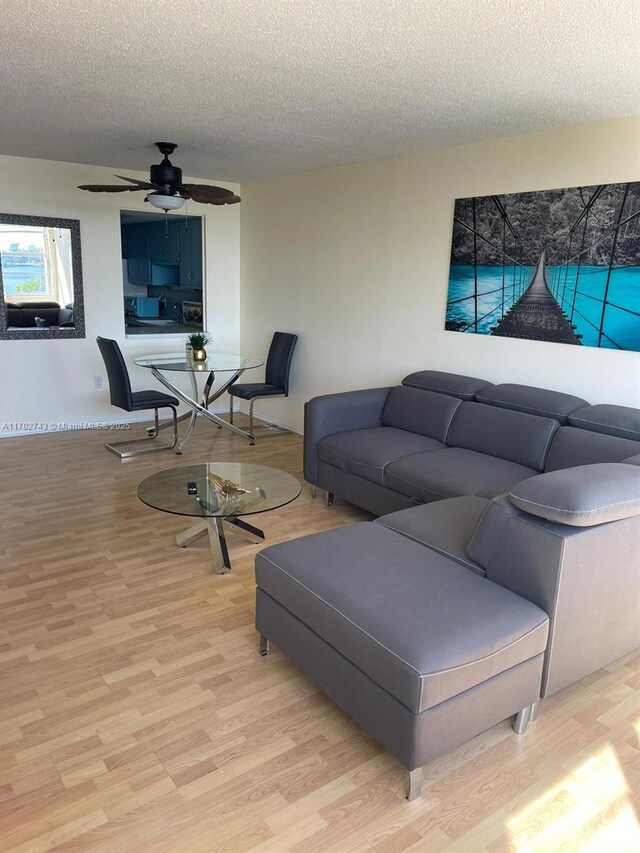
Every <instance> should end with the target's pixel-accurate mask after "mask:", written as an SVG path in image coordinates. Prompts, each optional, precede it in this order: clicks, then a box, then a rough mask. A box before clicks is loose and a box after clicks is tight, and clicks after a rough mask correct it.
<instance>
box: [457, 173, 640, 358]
mask: <svg viewBox="0 0 640 853" xmlns="http://www.w3.org/2000/svg"><path fill="white" fill-rule="evenodd" d="M445 329H448V330H449V331H454V332H467V333H471V334H480V335H494V336H498V337H507V338H525V339H527V340H534V341H548V342H550V343H563V344H571V345H573V346H590V347H603V348H606V349H621V350H633V351H635V352H640V182H639V181H636V182H633V183H624V184H600V185H597V186H587V187H570V188H565V189H555V190H542V191H539V192H525V193H513V194H511V195H489V196H478V197H476V198H459V199H456V201H455V208H454V215H453V238H452V246H451V265H450V267H449V289H448V294H447V311H446V319H445Z"/></svg>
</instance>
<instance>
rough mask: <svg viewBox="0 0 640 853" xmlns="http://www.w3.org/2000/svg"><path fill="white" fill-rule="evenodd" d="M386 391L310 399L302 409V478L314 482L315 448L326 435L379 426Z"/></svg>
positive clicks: (316, 463)
mask: <svg viewBox="0 0 640 853" xmlns="http://www.w3.org/2000/svg"><path fill="white" fill-rule="evenodd" d="M390 390H391V389H390V388H367V389H366V390H364V391H345V392H343V393H341V394H325V395H323V396H322V397H313V399H311V400H309V402H308V403H306V404H305V407H304V478H305V480H306V481H307V482H308V483H312V484H316V483H317V482H318V453H317V449H316V444H317V443H318V441H320V439H321V438H324V437H325V436H326V435H333V434H334V433H336V432H346V431H347V430H351V429H366V428H367V427H379V426H381V423H382V422H381V417H382V410H383V408H384V404H385V403H386V401H387V397H388V395H389V391H390Z"/></svg>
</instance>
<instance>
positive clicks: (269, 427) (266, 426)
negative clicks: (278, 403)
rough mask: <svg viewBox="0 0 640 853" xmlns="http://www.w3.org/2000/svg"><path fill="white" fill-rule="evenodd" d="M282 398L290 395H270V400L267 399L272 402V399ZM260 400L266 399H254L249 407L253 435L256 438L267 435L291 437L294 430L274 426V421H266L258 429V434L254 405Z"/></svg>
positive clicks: (277, 425)
mask: <svg viewBox="0 0 640 853" xmlns="http://www.w3.org/2000/svg"><path fill="white" fill-rule="evenodd" d="M280 396H282V397H287V396H288V395H287V394H269V396H268V398H266V399H270V400H272V399H274V397H280ZM260 399H265V398H261V397H259V396H258V397H254V398H253V400H251V405H250V406H249V417H250V419H251V427H250V430H251V433H252V435H255V436H256V438H257V437H262V436H266V435H291V433H292V432H293V430H291V429H288V427H283V426H280V425H279V424H274V423H273V422H272V421H264V423H262V424H261V425H260V426H259V427H258V431H257V432H256V430H255V429H254V427H253V405H254V403H255V401H256V400H260Z"/></svg>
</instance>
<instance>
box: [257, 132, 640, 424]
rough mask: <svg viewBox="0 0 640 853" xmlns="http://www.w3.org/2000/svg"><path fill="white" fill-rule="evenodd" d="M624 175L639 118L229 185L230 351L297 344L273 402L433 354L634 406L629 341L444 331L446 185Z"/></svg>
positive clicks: (632, 168) (270, 409)
mask: <svg viewBox="0 0 640 853" xmlns="http://www.w3.org/2000/svg"><path fill="white" fill-rule="evenodd" d="M631 180H640V119H624V120H619V121H609V122H601V123H598V124H591V125H582V126H576V127H569V128H564V129H561V130H553V131H548V132H544V133H538V134H532V135H528V136H521V137H514V138H509V139H502V140H498V141H494V142H487V143H481V144H475V145H469V146H463V147H459V148H451V149H447V150H443V151H436V152H432V153H428V154H422V155H415V156H410V157H398V158H394V159H391V160H385V161H382V162H378V163H368V164H358V165H353V166H344V167H337V168H333V169H326V170H323V171H318V172H310V173H305V174H301V175H294V176H291V177H287V178H278V179H277V180H265V181H260V182H255V183H251V184H247V185H243V187H242V196H243V204H242V208H243V209H242V290H241V329H242V349H243V351H247V352H252V353H261V352H265V351H266V348H267V346H268V342H269V339H270V337H271V334H272V332H273V330H275V329H281V330H283V331H292V332H297V333H298V334H299V335H300V342H299V345H298V350H297V352H296V357H295V362H294V369H293V373H292V395H291V397H290V398H289V400H287V401H282V400H273V401H270V402H269V401H260V403H259V404H256V412H257V413H262V414H264V415H266V416H267V417H271V418H273V419H274V420H277V421H278V422H281V423H286V424H288V425H290V426H293V427H294V428H296V429H301V427H302V407H303V403H304V401H305V400H307V399H309V398H310V397H312V396H314V395H316V394H323V393H327V392H331V391H339V390H345V389H350V388H364V387H373V386H377V385H384V384H386V383H394V382H397V381H398V380H399V379H400V378H401V377H402V376H404V375H405V374H406V373H408V372H410V371H411V370H416V369H421V368H433V369H438V370H449V371H453V372H458V373H466V374H470V375H475V376H480V377H484V378H487V379H489V380H491V381H493V382H524V383H530V384H533V385H540V386H543V387H547V388H554V389H558V390H564V391H569V392H572V393H575V394H578V395H581V396H584V397H586V398H587V399H589V400H591V401H592V402H603V401H608V402H615V403H621V404H626V405H631V406H638V405H640V354H636V353H631V352H619V351H611V350H598V349H596V348H590V347H584V348H583V347H572V346H567V345H562V344H545V343H536V342H535V341H520V340H510V339H507V338H492V337H488V336H483V335H472V334H461V333H456V332H445V331H444V328H443V326H444V315H445V303H446V292H447V279H448V269H449V253H450V248H451V224H452V213H453V202H454V199H455V198H459V197H468V196H474V195H486V194H490V193H513V192H521V191H526V190H537V189H548V188H552V187H571V186H578V185H588V184H597V183H609V182H617V181H631Z"/></svg>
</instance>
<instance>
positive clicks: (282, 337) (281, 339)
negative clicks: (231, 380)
mask: <svg viewBox="0 0 640 853" xmlns="http://www.w3.org/2000/svg"><path fill="white" fill-rule="evenodd" d="M297 343H298V336H297V335H292V334H291V333H290V332H274V334H273V338H272V340H271V346H270V347H269V354H268V355H267V365H266V368H265V376H264V382H247V383H242V384H235V385H230V386H229V389H228V390H229V395H230V397H229V423H233V398H234V397H238V398H239V399H240V400H248V401H249V432H251V433H253V404H254V402H255V401H256V400H259V399H260V398H261V397H288V396H289V373H290V371H291V360H292V358H293V351H294V349H295V347H296V344H297ZM267 426H268V427H269V428H270V429H274V430H276V431H278V432H282V433H289V432H291V430H288V429H283V428H282V427H279V426H277V425H276V424H272V423H269V424H267Z"/></svg>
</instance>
